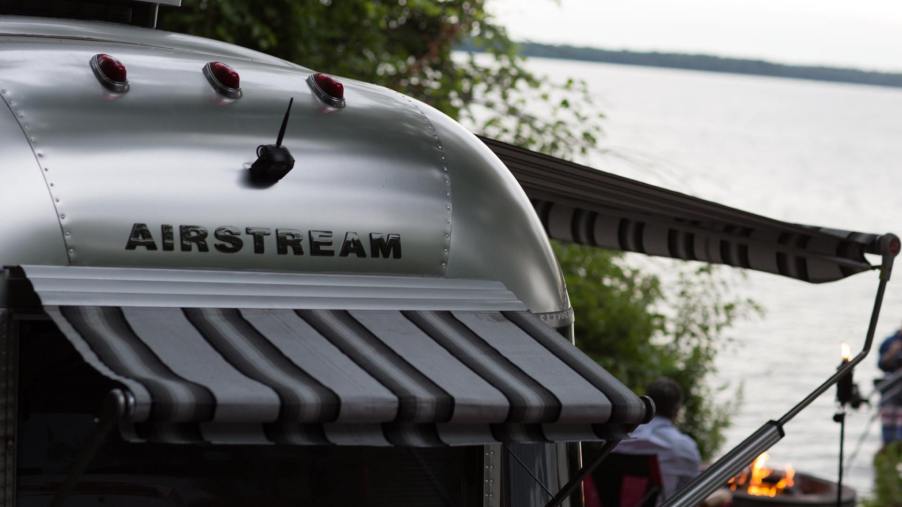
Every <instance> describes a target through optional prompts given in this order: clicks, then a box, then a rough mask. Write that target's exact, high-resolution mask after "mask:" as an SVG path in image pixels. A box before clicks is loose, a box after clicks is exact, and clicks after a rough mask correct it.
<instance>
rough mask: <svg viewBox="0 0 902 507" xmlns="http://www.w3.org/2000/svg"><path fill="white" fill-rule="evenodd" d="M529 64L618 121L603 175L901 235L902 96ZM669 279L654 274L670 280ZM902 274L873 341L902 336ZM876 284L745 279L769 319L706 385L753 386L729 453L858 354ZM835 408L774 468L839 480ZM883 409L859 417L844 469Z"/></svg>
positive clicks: (753, 325) (862, 467)
mask: <svg viewBox="0 0 902 507" xmlns="http://www.w3.org/2000/svg"><path fill="white" fill-rule="evenodd" d="M530 65H531V67H532V69H533V70H535V71H537V72H538V73H541V74H550V75H557V76H560V75H569V76H574V77H578V78H582V79H585V80H586V81H587V82H588V83H589V85H590V89H591V91H592V93H593V95H594V96H595V98H596V100H597V102H598V104H599V105H600V106H601V108H602V109H603V111H604V112H605V114H606V115H607V117H608V119H607V121H606V123H605V130H606V135H605V138H604V140H603V144H604V147H605V148H606V149H607V150H608V152H607V153H600V154H595V155H593V156H592V157H591V158H590V160H589V162H590V163H591V164H592V165H594V166H596V167H599V168H601V169H604V170H607V171H611V172H615V173H618V174H622V175H624V176H628V177H631V178H635V179H638V180H642V181H646V182H649V183H653V184H657V185H662V186H666V187H669V188H673V189H675V190H679V191H682V192H686V193H689V194H693V195H697V196H699V197H703V198H706V199H712V200H715V201H718V202H721V203H724V204H727V205H730V206H735V207H738V208H741V209H744V210H748V211H752V212H756V213H761V214H764V215H767V216H770V217H773V218H777V219H782V220H787V221H793V222H801V223H806V224H812V225H823V226H831V227H836V228H847V229H853V230H859V231H865V232H887V231H893V232H896V233H902V171H900V169H902V167H900V166H902V90H894V89H886V88H877V87H866V86H857V85H842V84H828V83H818V82H807V81H797V80H783V79H774V78H763V77H749V76H733V75H727V74H712V73H700V72H690V71H679V70H669V69H652V68H642V67H629V66H618V65H607V64H592V63H581V62H569V61H558V60H543V59H534V60H532V61H531V63H530ZM630 260H631V262H637V263H642V265H648V261H646V260H644V259H643V258H638V257H635V258H634V257H631V258H630ZM674 266H675V265H674V264H673V263H672V261H668V260H661V261H658V260H655V261H653V262H651V263H650V269H653V270H655V271H656V272H658V273H660V274H662V275H665V277H666V275H667V273H668V272H670V271H673V268H674ZM897 271H898V273H897V276H896V277H895V278H896V280H895V283H892V282H891V283H890V286H889V289H888V291H887V295H886V301H885V304H884V307H883V313H882V318H881V320H880V324H879V326H878V333H877V335H878V340H879V339H882V337H884V336H886V335H888V334H890V333H891V332H892V331H893V329H894V328H896V327H898V326H899V325H900V324H902V270H897ZM876 285H877V276H876V274H875V273H863V274H859V275H857V276H855V277H852V278H851V279H847V280H843V281H840V282H834V283H830V284H824V285H810V284H806V283H804V282H799V281H794V280H789V279H783V278H780V277H777V276H773V275H768V274H763V273H750V274H749V275H748V277H747V279H746V280H745V281H744V282H743V283H742V286H741V287H740V290H742V291H743V292H744V293H745V294H748V295H749V296H751V297H752V298H754V299H755V300H756V301H757V302H759V303H760V304H761V305H762V306H763V307H764V308H765V310H766V315H765V316H764V317H762V318H758V319H755V320H752V321H746V322H741V323H740V324H739V325H737V326H736V327H735V328H734V329H733V330H732V331H731V332H730V335H731V336H733V337H734V338H735V339H736V346H734V347H732V348H731V349H727V350H724V351H723V352H722V353H721V354H720V357H719V360H718V367H719V371H718V373H717V375H716V376H715V377H714V378H713V379H712V382H713V383H714V384H715V385H721V384H724V383H727V384H729V385H730V386H732V388H733V389H729V390H728V391H727V393H726V394H724V396H728V395H729V393H732V392H734V391H735V387H736V386H739V385H740V384H742V385H744V398H743V402H742V405H741V408H740V409H739V412H738V413H737V414H736V415H735V416H734V418H733V421H734V425H733V427H732V428H731V429H730V430H729V431H728V434H727V436H728V442H727V445H726V446H725V448H724V451H726V450H727V449H729V448H730V447H732V446H733V445H735V444H737V443H738V442H740V441H741V440H742V439H743V437H745V436H747V435H748V434H749V433H751V432H752V431H753V430H755V429H757V428H758V427H759V426H760V425H761V424H762V423H764V422H765V421H767V420H768V419H774V418H777V417H779V416H780V415H782V413H783V412H785V411H786V410H787V409H789V408H790V407H791V406H792V405H794V404H795V402H796V401H798V400H799V399H800V398H801V397H802V396H803V395H804V394H806V393H807V392H809V391H810V390H811V389H813V388H814V387H815V386H817V385H818V384H819V383H820V382H822V381H823V380H824V379H826V377H827V376H829V375H830V374H831V373H832V372H833V371H834V369H835V368H836V365H837V363H838V362H839V351H840V344H841V342H843V341H846V342H848V343H849V344H850V345H851V346H852V347H853V350H855V348H856V347H860V346H861V344H862V342H863V339H864V334H865V331H866V328H867V323H868V316H869V313H870V308H871V305H872V304H873V295H874V290H875V288H876ZM878 343H879V342H878ZM875 364H876V354H875V353H872V354H871V356H869V357H868V358H867V359H866V360H865V363H864V364H863V366H862V367H859V368H858V370H857V371H856V377H855V378H856V381H858V383H859V385H860V387H861V388H862V391H863V392H865V393H869V392H871V388H872V384H871V382H872V379H873V378H875V377H876V376H878V370H877V368H876V366H875ZM833 396H834V391H830V392H828V393H826V394H824V395H823V396H822V397H821V398H820V399H818V400H817V401H816V402H815V403H814V404H813V406H811V407H810V408H809V409H807V410H806V411H804V412H803V413H802V414H800V415H799V416H798V417H797V418H796V419H795V420H794V421H793V422H791V423H790V424H789V425H787V427H786V432H787V434H786V437H785V438H784V439H783V440H782V441H781V442H780V443H778V444H777V445H776V446H775V447H774V448H773V449H772V451H771V453H770V454H771V463H774V464H781V463H791V464H792V465H793V466H795V468H796V469H797V470H802V471H805V472H809V473H814V474H817V475H820V476H823V477H827V478H831V479H835V477H836V473H837V452H838V437H839V426H838V425H837V424H836V423H834V422H833V421H832V416H833V413H834V412H835V408H836V407H835V405H834V402H833ZM875 401H876V398H875ZM875 410H876V409H875V408H870V409H869V408H867V407H864V408H863V409H861V410H859V411H858V412H853V413H850V415H849V417H848V419H847V427H846V435H847V440H846V456H847V458H848V457H850V456H849V455H850V454H851V453H852V452H853V451H854V449H855V447H856V444H857V442H858V439H859V436H861V435H862V434H864V433H865V431H866V428H867V426H868V422H869V421H870V420H871V417H872V415H873V414H874V412H875ZM879 445H880V437H879V421H876V422H874V423H873V424H871V425H870V433H869V434H868V436H867V437H866V439H865V440H864V443H863V446H862V448H861V451H860V453H859V454H858V456H857V457H856V458H855V460H854V462H853V463H852V464H851V467H850V468H849V469H847V475H846V480H847V482H848V483H850V484H851V485H852V486H854V487H855V488H856V489H857V490H858V491H859V492H860V493H863V494H867V493H869V492H870V489H871V480H872V472H871V466H870V463H871V458H872V456H873V454H874V452H875V451H876V449H877V448H878V447H879ZM847 464H848V461H847Z"/></svg>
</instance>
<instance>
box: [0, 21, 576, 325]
mask: <svg viewBox="0 0 902 507" xmlns="http://www.w3.org/2000/svg"><path fill="white" fill-rule="evenodd" d="M4 34H6V35H4ZM98 52H106V53H110V54H115V55H116V57H117V58H118V59H120V60H122V61H123V62H124V63H125V64H126V65H128V68H129V81H130V83H131V90H130V91H129V93H127V94H125V95H122V96H116V95H114V94H110V93H108V92H105V91H104V90H102V89H101V87H98V86H97V83H96V79H95V78H94V76H93V75H92V74H91V71H90V68H89V67H88V66H87V65H86V64H84V62H87V61H88V59H90V56H91V55H93V54H96V53H98ZM210 60H218V61H222V62H224V63H226V64H228V65H230V66H233V67H234V68H235V69H236V70H237V71H238V72H240V73H241V76H242V88H243V90H244V96H243V97H242V98H241V99H240V100H228V99H224V98H222V97H220V96H218V95H217V94H216V92H215V91H214V90H212V89H211V88H210V86H209V84H208V83H207V82H206V79H205V78H204V76H203V74H202V72H201V71H200V69H201V68H202V67H203V65H204V64H205V63H206V62H208V61H210ZM38 62H40V63H38ZM0 68H2V69H3V71H4V72H3V73H2V74H0V87H4V88H6V89H8V92H9V97H10V102H11V103H12V104H13V106H12V108H11V109H12V111H13V112H14V113H15V114H18V115H20V116H21V119H22V125H23V128H24V129H25V133H26V135H27V136H30V137H32V138H33V139H34V143H33V148H34V154H33V155H32V160H31V164H32V165H31V169H33V173H32V176H36V178H37V179H35V178H32V179H35V181H34V182H33V183H34V185H33V188H31V189H30V190H29V192H32V193H41V192H43V194H41V195H42V197H43V200H42V201H41V203H42V204H44V205H46V204H47V201H48V192H49V195H50V196H51V197H50V198H49V199H52V200H51V202H52V203H53V205H54V206H55V207H56V213H54V215H55V216H54V218H55V221H56V224H55V225H56V227H57V234H58V235H60V236H62V235H63V234H64V233H65V236H64V237H65V240H66V242H67V244H66V251H67V252H68V262H70V263H71V264H73V265H83V266H142V267H168V268H212V269H233V270H246V269H254V270H266V271H287V272H291V271H294V272H319V273H328V272H342V273H371V274H372V273H385V274H404V275H411V274H413V275H419V276H450V277H454V278H474V279H483V280H499V281H501V282H502V283H504V284H505V285H506V286H507V287H509V288H510V289H511V290H512V291H513V292H514V293H515V294H516V295H517V297H518V298H519V299H520V300H522V301H523V302H524V303H525V304H526V305H527V307H528V308H529V309H530V310H532V311H535V312H556V311H560V310H564V309H566V308H567V307H568V303H567V299H566V291H565V289H564V286H563V282H562V279H561V277H560V272H559V269H558V267H557V264H556V262H555V260H554V256H553V254H552V253H551V250H550V247H549V245H548V242H547V239H546V237H545V235H544V232H542V229H541V225H540V224H539V223H538V220H537V218H536V217H535V214H534V212H533V211H532V208H531V207H530V205H529V201H528V200H527V198H526V196H525V194H524V193H523V192H522V190H521V189H520V188H519V186H518V185H517V183H516V181H515V180H514V179H513V178H512V177H511V176H510V174H509V172H508V171H507V169H506V168H505V167H504V165H503V164H501V163H500V161H498V159H497V157H495V156H494V154H492V153H491V152H490V151H489V150H488V149H486V148H485V147H484V146H483V145H482V144H481V143H480V142H479V141H478V140H477V139H476V138H475V137H473V136H472V135H471V134H470V133H469V132H467V131H466V130H465V129H464V128H462V127H461V126H460V125H458V124H457V123H456V122H454V121H453V120H451V119H449V118H447V117H445V116H444V115H442V114H440V113H438V112H436V111H434V110H433V109H431V108H430V107H429V106H426V105H424V104H421V103H418V102H416V101H414V100H412V99H410V98H408V97H404V96H403V95H400V94H398V93H396V92H392V91H390V90H386V89H384V88H381V87H377V86H373V85H368V84H364V83H359V82H354V81H352V80H348V79H342V81H343V82H344V83H345V85H346V88H345V90H346V96H347V97H348V107H346V108H345V109H342V110H334V109H332V108H329V107H326V106H324V105H323V104H321V103H320V102H319V101H318V100H317V99H316V98H315V97H314V96H313V94H312V93H311V91H310V88H309V87H308V86H307V84H306V82H305V79H306V78H307V77H308V76H309V75H310V74H311V73H312V72H311V71H309V70H307V69H304V68H303V67H299V66H297V65H294V64H291V63H288V62H283V61H281V60H278V59H275V58H272V57H269V56H266V55H261V54H259V53H256V52H253V51H250V50H246V49H243V48H238V47H235V46H231V45H228V44H222V43H218V42H214V41H207V40H204V39H198V38H194V37H188V36H183V35H177V34H168V33H166V32H159V31H153V30H145V29H140V28H131V27H121V26H116V25H111V24H106V23H89V22H69V21H49V20H38V19H28V18H12V17H7V18H3V17H0ZM51 72H52V73H53V78H52V79H51V76H50V75H49V74H50V73H51ZM58 82H65V83H66V84H67V86H65V87H60V86H55V85H54V84H53V83H58ZM290 97H294V98H295V108H294V109H293V110H292V114H291V120H290V122H289V125H288V128H287V135H286V138H285V143H284V144H285V146H287V147H288V148H289V149H290V150H291V152H292V154H293V155H294V157H295V159H296V160H297V163H296V165H295V168H294V170H293V171H291V172H290V173H289V174H288V175H287V176H286V177H285V178H284V179H283V180H281V181H280V182H278V183H277V184H275V185H273V186H271V187H269V188H255V187H254V186H252V185H249V184H248V182H247V181H246V179H245V176H244V175H245V174H246V172H247V167H248V166H249V165H250V164H251V163H252V162H253V161H254V159H255V153H256V148H257V146H258V145H261V144H270V143H273V142H274V140H275V136H276V133H277V131H278V127H279V124H280V121H281V117H282V114H283V113H284V110H285V106H286V103H287V101H288V99H289V98H290ZM19 137H20V138H22V133H21V132H20V133H19ZM26 146H27V145H26ZM6 160H7V155H6V153H5V152H4V153H0V164H4V165H5V164H7V161H6ZM35 160H37V161H39V163H40V167H38V166H37V165H35V164H34V161H35ZM21 166H22V164H21V162H18V163H17V167H21ZM41 174H43V175H44V176H45V177H46V184H45V183H44V182H43V181H41ZM39 184H40V185H39ZM458 185H459V187H458ZM41 186H43V188H40V187H41ZM45 212H46V210H45ZM50 212H51V213H53V207H51V208H50ZM45 215H46V213H45ZM16 219H17V220H22V219H23V218H16ZM47 222H48V223H52V222H50V221H47ZM60 224H61V225H62V228H61V229H60ZM135 224H146V226H147V227H146V232H147V233H148V234H150V236H151V237H152V240H153V246H154V247H156V249H155V250H151V249H150V248H149V247H148V246H145V245H147V244H148V243H146V242H142V243H141V244H140V245H138V246H135V245H132V246H133V247H134V248H132V249H130V250H127V249H126V245H127V243H128V240H129V238H130V236H132V237H134V235H133V234H130V233H131V232H133V230H134V228H135ZM164 225H168V226H171V227H172V229H171V230H172V232H171V234H172V236H170V237H169V238H167V237H165V235H164V232H166V231H165V229H164V228H163V227H162V226H164ZM180 226H200V227H203V228H205V230H206V232H207V233H208V245H207V250H208V251H205V252H199V251H198V247H197V245H194V244H191V245H188V246H187V247H186V249H187V250H189V251H181V250H182V245H181V244H180V241H179V240H180V237H179V232H180ZM142 227H143V226H142ZM221 227H229V228H231V230H232V231H237V234H238V235H240V236H241V237H242V240H243V248H242V249H240V251H239V252H237V253H223V252H221V251H219V250H217V249H216V248H214V246H215V243H216V238H214V237H213V236H214V232H215V230H216V228H221ZM248 228H265V229H268V231H267V232H269V235H268V236H261V237H260V238H261V239H262V241H263V247H264V248H263V252H258V253H255V248H254V239H252V236H253V234H251V233H250V232H248V231H247V229H248ZM276 229H283V230H284V229H294V230H296V231H300V234H301V237H302V238H303V239H302V246H303V248H304V254H303V255H291V253H292V252H293V251H294V250H293V249H289V250H288V251H287V252H285V253H283V254H279V253H278V251H277V248H276V241H275V235H276ZM320 231H326V232H327V233H328V232H331V233H332V238H331V240H332V242H333V245H332V247H331V249H332V250H333V251H334V252H335V255H329V256H313V255H311V241H315V240H318V239H319V240H321V239H322V238H323V237H324V236H322V235H321V232H320ZM349 232H356V233H357V235H358V237H359V238H360V240H361V241H362V242H364V244H365V246H366V252H365V253H366V254H367V256H366V257H365V258H358V257H357V255H356V254H355V253H354V250H352V253H351V254H350V255H348V256H345V257H342V256H340V255H338V251H339V249H340V245H341V243H342V241H343V238H345V235H346V233H349ZM189 233H190V231H189ZM371 233H373V234H399V235H400V236H401V245H402V255H401V258H400V259H396V258H393V256H392V255H387V254H383V255H382V258H378V259H377V258H372V255H371V254H372V251H371V245H369V244H368V243H367V242H368V240H369V234H371ZM142 234H144V232H142V233H141V234H139V237H140V238H144V239H146V236H143V235H142ZM189 235H190V234H189ZM325 237H327V238H328V236H325ZM57 243H59V240H57ZM57 246H58V244H57ZM8 248H9V247H7V246H6V245H5V244H4V245H3V246H0V262H3V263H4V264H34V263H41V264H65V263H67V261H66V260H65V259H59V258H55V260H47V259H43V260H40V261H37V260H34V259H22V258H21V257H16V258H15V259H14V258H13V257H12V256H10V255H9V254H8ZM327 250H328V247H327ZM56 251H57V253H58V252H59V249H58V248H57V250H56ZM392 252H394V251H392ZM386 256H388V257H389V258H384V257H386ZM11 259H13V260H11Z"/></svg>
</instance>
